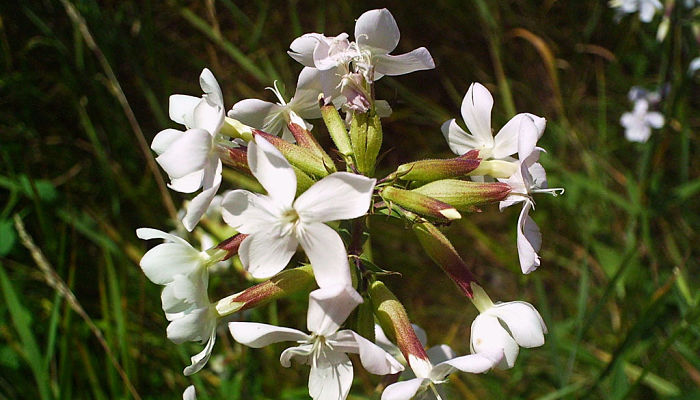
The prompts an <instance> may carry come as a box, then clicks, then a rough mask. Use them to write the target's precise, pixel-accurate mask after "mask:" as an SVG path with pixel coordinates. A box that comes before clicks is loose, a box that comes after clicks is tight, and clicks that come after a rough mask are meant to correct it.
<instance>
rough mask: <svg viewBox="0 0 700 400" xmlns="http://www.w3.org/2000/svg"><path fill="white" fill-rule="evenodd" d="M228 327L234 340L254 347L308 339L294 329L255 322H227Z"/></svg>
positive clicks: (305, 335) (307, 336)
mask: <svg viewBox="0 0 700 400" xmlns="http://www.w3.org/2000/svg"><path fill="white" fill-rule="evenodd" d="M228 329H229V331H231V336H233V339H234V340H235V341H237V342H238V343H241V344H244V345H246V346H248V347H253V348H256V349H257V348H260V347H265V346H267V345H269V344H272V343H279V342H296V341H297V340H307V339H309V335H307V334H305V333H304V332H302V331H299V330H296V329H291V328H285V327H281V326H275V325H268V324H260V323H257V322H229V324H228Z"/></svg>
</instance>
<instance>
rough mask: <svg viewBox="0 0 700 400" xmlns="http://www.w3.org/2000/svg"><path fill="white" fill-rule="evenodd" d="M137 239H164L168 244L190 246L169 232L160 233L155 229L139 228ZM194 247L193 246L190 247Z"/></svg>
mask: <svg viewBox="0 0 700 400" xmlns="http://www.w3.org/2000/svg"><path fill="white" fill-rule="evenodd" d="M136 237H138V238H139V239H143V240H151V239H163V240H165V241H168V242H175V243H180V244H184V245H186V246H190V244H189V243H187V241H186V240H185V239H183V238H181V237H179V236H175V235H171V234H169V233H167V232H163V231H160V230H158V229H153V228H138V229H137V230H136ZM190 247H192V246H190Z"/></svg>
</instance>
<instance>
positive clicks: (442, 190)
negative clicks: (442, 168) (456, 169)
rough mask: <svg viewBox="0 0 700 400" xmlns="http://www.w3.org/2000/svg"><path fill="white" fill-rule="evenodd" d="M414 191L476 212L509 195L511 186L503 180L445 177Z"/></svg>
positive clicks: (462, 209)
mask: <svg viewBox="0 0 700 400" xmlns="http://www.w3.org/2000/svg"><path fill="white" fill-rule="evenodd" d="M412 191H413V192H416V193H420V194H422V195H425V196H428V197H432V198H434V199H436V200H440V201H442V202H445V203H447V204H449V205H451V206H453V207H454V208H456V209H457V210H459V211H466V212H474V211H478V210H479V209H478V207H479V206H482V205H486V204H491V203H497V202H499V201H501V200H503V199H505V198H506V197H508V194H509V193H510V191H511V187H510V185H508V184H506V183H501V182H471V181H462V180H458V179H443V180H439V181H435V182H430V183H428V184H426V185H423V186H421V187H419V188H417V189H413V190H412Z"/></svg>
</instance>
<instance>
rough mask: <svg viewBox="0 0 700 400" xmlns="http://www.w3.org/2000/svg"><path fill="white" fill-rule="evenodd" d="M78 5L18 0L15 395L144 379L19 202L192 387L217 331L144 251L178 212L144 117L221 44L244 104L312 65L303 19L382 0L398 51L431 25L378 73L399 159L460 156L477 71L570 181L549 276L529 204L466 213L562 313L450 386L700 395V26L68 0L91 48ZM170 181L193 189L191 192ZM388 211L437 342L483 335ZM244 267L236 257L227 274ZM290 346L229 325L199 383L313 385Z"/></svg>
mask: <svg viewBox="0 0 700 400" xmlns="http://www.w3.org/2000/svg"><path fill="white" fill-rule="evenodd" d="M64 4H65V3H62V2H60V1H55V0H37V1H33V2H27V3H23V2H3V3H2V4H0V135H1V136H0V137H1V141H0V157H1V158H0V196H1V197H0V198H2V199H3V201H2V203H0V204H2V208H0V210H1V211H0V290H1V291H2V298H3V301H2V302H0V370H1V371H2V373H0V398H8V399H25V398H40V399H54V398H56V399H70V398H95V399H118V398H128V397H129V396H130V395H129V390H128V387H127V385H126V383H125V380H124V379H123V378H122V377H121V376H120V374H119V371H118V369H117V368H115V367H114V364H113V363H112V361H111V360H110V358H109V357H107V356H106V355H105V351H104V348H103V347H102V345H101V344H100V342H99V341H98V339H97V338H96V337H95V335H94V330H92V329H91V328H90V326H89V325H88V324H87V323H86V320H85V319H84V318H82V317H81V316H80V315H76V313H75V307H72V306H71V304H69V303H67V302H66V301H65V300H64V298H63V297H62V296H61V295H60V294H59V293H58V292H57V291H56V290H54V288H53V287H51V286H49V285H47V284H46V283H45V276H44V275H43V274H42V272H41V270H40V269H38V268H37V266H36V263H35V261H34V260H33V259H32V257H31V255H30V254H29V252H28V251H27V250H26V249H25V247H23V246H22V244H21V243H20V242H19V239H18V237H17V232H16V231H15V229H14V227H13V223H12V219H13V215H15V214H18V215H19V216H20V217H21V218H22V220H23V221H24V224H25V225H26V226H27V230H28V231H29V233H30V234H31V235H32V237H33V238H34V240H35V242H36V243H37V245H38V246H39V247H40V248H41V250H42V252H43V253H44V254H45V255H46V258H47V259H48V261H49V263H50V264H51V265H52V266H53V268H55V270H56V272H57V273H58V275H59V276H60V277H62V279H63V280H64V281H65V282H66V283H67V285H68V286H69V287H70V289H71V290H72V291H73V292H74V293H75V296H76V298H77V301H78V302H79V303H80V305H81V306H82V307H83V308H84V309H85V312H86V314H87V315H89V316H90V318H92V320H93V321H94V323H95V325H96V327H97V329H99V330H100V331H101V332H102V333H103V335H104V340H105V344H106V346H107V347H108V348H109V349H110V351H111V353H112V354H113V356H114V360H115V361H117V363H118V364H119V365H120V367H121V368H122V369H123V372H124V374H125V375H126V376H128V379H129V381H130V382H131V383H132V384H133V385H134V387H135V388H136V390H137V391H138V393H139V394H140V396H141V397H143V398H179V396H180V393H181V392H182V390H183V389H184V388H185V387H186V386H187V385H188V384H189V380H188V379H186V378H185V377H183V376H182V374H181V370H182V368H183V367H184V366H185V365H186V363H187V362H188V361H189V360H188V358H189V355H190V354H194V352H195V351H199V346H197V345H196V344H193V345H183V346H176V345H174V344H173V343H171V342H169V341H167V339H166V338H165V326H166V321H165V318H164V316H163V315H162V312H161V311H160V303H159V291H160V288H159V287H157V286H156V285H153V284H151V283H150V282H147V281H146V279H145V277H144V276H143V274H142V273H141V271H140V269H139V268H138V264H137V262H138V259H139V257H140V255H141V254H142V253H143V251H144V244H143V243H141V242H140V241H139V240H137V239H136V237H135V235H134V230H135V229H136V228H137V227H142V226H152V227H157V228H162V229H169V228H170V227H171V226H172V225H171V226H168V224H167V222H166V221H167V219H168V218H169V216H171V213H172V211H171V210H169V208H168V205H167V202H165V201H164V200H163V197H162V196H161V191H160V190H159V183H158V180H157V179H156V178H154V175H153V174H152V173H151V172H150V171H149V167H148V162H147V159H146V156H145V155H144V152H143V149H142V147H141V145H140V144H139V140H138V135H139V133H138V132H139V131H142V132H143V135H144V136H145V139H146V141H147V142H150V140H151V139H152V137H153V136H154V135H155V133H157V132H158V131H159V130H161V129H163V128H165V127H168V126H173V125H172V123H171V122H169V121H168V118H167V98H168V96H169V95H170V94H173V93H189V94H196V93H199V88H198V87H197V76H198V74H199V72H200V71H201V69H202V68H203V67H205V66H207V67H209V68H211V69H212V70H213V72H214V73H215V75H216V76H217V78H218V79H219V82H220V83H221V85H222V88H223V89H224V96H225V100H226V104H227V106H229V107H230V106H231V105H232V104H233V103H234V102H235V101H237V100H239V99H243V98H248V97H263V96H267V95H268V94H265V93H264V92H263V90H262V89H263V88H264V87H265V86H269V85H270V84H271V83H272V81H273V80H274V79H279V80H281V81H282V82H284V83H285V84H287V85H288V87H289V86H290V85H293V84H294V82H295V76H296V75H295V74H296V73H298V71H299V70H300V66H299V65H297V64H296V63H294V62H293V60H291V59H290V58H289V57H288V56H287V55H286V54H285V50H286V49H287V47H288V45H289V43H290V42H291V41H292V40H293V39H294V38H296V37H297V36H299V35H300V34H302V33H305V32H312V31H316V32H325V33H327V34H337V33H339V32H342V31H347V32H351V31H352V28H353V25H354V18H357V17H358V16H359V15H360V14H361V13H362V12H363V11H365V10H367V9H371V8H376V7H387V8H389V9H390V10H391V12H392V13H393V14H394V16H395V17H396V19H397V21H398V24H399V27H400V29H401V33H402V38H401V42H400V44H399V49H400V50H404V51H406V50H410V49H413V48H415V47H418V46H426V47H427V48H428V49H429V50H430V51H431V53H432V55H433V57H434V58H435V60H436V64H437V69H436V70H432V71H424V72H418V73H414V74H411V75H408V76H404V77H400V78H398V79H392V78H389V77H387V78H384V79H382V80H381V81H380V82H379V84H378V97H379V98H384V99H387V100H389V102H390V103H391V104H392V107H393V108H394V111H395V112H394V114H393V115H392V117H391V118H389V119H388V120H387V121H386V122H385V135H384V136H385V145H384V146H385V147H384V149H385V150H389V149H391V151H390V152H389V153H388V155H387V157H386V158H385V159H384V161H383V167H384V169H385V170H383V171H381V172H389V171H390V169H391V168H392V167H395V166H396V165H398V164H399V163H401V162H405V161H410V160H414V159H416V158H418V157H427V156H431V157H434V156H448V155H449V154H450V153H449V150H448V148H447V146H446V145H445V143H444V139H443V137H442V135H441V133H440V130H439V126H440V124H441V123H442V122H444V121H445V120H447V119H449V118H453V117H458V115H459V104H460V102H461V98H462V96H463V94H464V92H465V91H466V89H467V87H468V85H469V83H470V82H472V81H479V82H482V83H484V84H486V85H487V86H488V87H489V89H490V90H491V91H492V93H494V96H495V98H496V103H495V107H494V116H493V117H494V126H500V125H502V123H503V122H505V121H506V120H507V119H508V118H509V117H510V116H511V115H512V114H513V113H514V112H516V111H518V112H521V111H528V112H532V113H534V114H537V115H542V116H545V117H546V118H547V119H548V127H547V130H546V132H545V135H544V137H543V139H542V141H541V144H542V146H543V147H545V148H546V149H548V151H549V153H547V154H546V155H544V156H543V157H542V158H543V160H542V161H543V163H544V164H545V167H546V168H547V171H548V174H549V181H550V185H552V186H563V187H565V188H566V194H565V195H564V196H563V197H560V198H556V199H549V198H541V199H540V200H539V201H538V207H537V211H536V212H535V213H534V214H533V216H534V218H535V220H536V221H537V223H538V225H539V226H540V228H541V230H542V233H543V237H544V245H543V251H542V253H541V255H542V259H543V263H542V267H541V268H540V269H539V270H538V271H537V272H536V273H534V274H531V275H528V276H522V274H521V273H520V272H519V268H518V264H517V255H516V250H515V234H514V230H515V221H516V219H517V216H516V211H513V210H508V211H505V212H504V213H502V214H501V213H498V211H497V210H496V209H495V208H489V209H486V210H484V212H483V213H480V214H474V215H469V216H468V217H466V218H464V220H463V221H461V222H460V223H455V224H453V225H452V226H451V227H449V228H448V229H447V231H446V232H447V235H448V236H449V237H450V239H451V240H453V242H454V244H455V247H456V248H457V249H458V250H459V251H460V253H461V254H462V255H463V256H464V257H465V258H466V259H468V260H469V262H470V263H472V264H473V266H474V269H475V272H476V273H477V274H478V276H479V277H481V279H482V280H483V281H484V283H485V284H486V287H487V288H488V289H489V292H490V293H491V295H492V297H494V298H495V299H500V300H515V299H521V300H525V301H529V302H531V303H533V304H534V305H535V306H536V307H537V308H538V309H539V310H540V311H541V312H542V314H543V317H544V318H545V321H546V322H547V324H548V326H549V329H550V334H549V335H548V337H547V343H546V344H545V346H544V347H542V348H538V349H533V350H523V351H522V352H521V356H520V359H519V361H518V363H517V365H516V367H515V368H514V369H512V370H509V371H496V372H494V373H491V374H488V375H483V376H481V375H480V376H469V375H466V374H461V375H455V376H453V377H452V379H451V381H452V384H451V385H450V386H449V390H450V392H451V393H452V394H453V395H452V396H451V397H450V398H464V399H476V398H482V397H485V398H514V399H520V398H522V399H525V398H527V399H560V398H561V399H574V398H576V399H578V398H606V399H623V398H634V399H637V398H644V399H647V398H679V399H680V398H698V397H700V356H698V354H700V327H699V325H698V314H699V311H698V302H699V296H698V288H699V287H700V282H699V281H700V278H699V275H700V274H698V272H700V269H699V265H698V264H699V260H700V257H699V255H700V254H699V253H700V252H698V239H700V237H699V235H698V233H697V229H698V227H699V226H700V216H699V214H698V211H700V206H699V204H700V202H698V194H699V192H700V177H699V173H700V168H699V165H698V164H699V161H698V135H697V132H698V127H700V114H699V113H698V110H700V104H699V103H700V97H699V96H697V93H699V91H698V81H697V80H695V81H693V80H692V79H691V78H689V77H688V76H687V74H686V73H685V70H684V66H685V65H687V63H688V61H689V60H690V59H691V58H693V57H694V56H695V55H696V54H694V53H693V51H695V52H696V53H697V46H696V47H695V50H693V48H692V47H689V46H688V45H687V44H688V43H692V41H691V40H690V37H689V35H690V33H689V32H688V31H687V29H686V27H684V26H683V25H681V24H678V25H674V26H673V27H672V29H671V33H670V34H669V38H668V39H667V40H666V41H665V42H664V43H661V44H659V43H657V42H656V41H655V40H654V34H655V31H654V28H653V26H651V25H643V24H640V23H639V21H637V20H636V17H627V18H625V19H623V20H622V22H620V23H619V24H615V23H614V22H612V21H613V18H612V15H613V12H612V11H611V10H609V9H608V8H607V6H606V5H605V3H604V2H562V1H559V2H557V1H545V2H542V1H532V0H530V1H526V0H511V1H502V2H498V3H496V2H488V1H486V0H476V1H473V2H463V1H457V0H436V1H434V2H431V7H429V8H425V7H421V4H420V2H403V1H385V2H381V3H380V2H371V1H352V2H351V1H337V2H332V3H323V2H311V1H301V0H299V1H289V2H278V1H269V0H256V1H250V2H245V3H244V2H235V1H233V0H219V1H214V0H204V1H197V2H194V1H193V2H181V1H175V0H171V1H167V2H152V1H122V2H97V1H94V0H93V1H89V0H83V1H74V2H72V3H69V4H74V6H75V8H76V10H77V11H78V13H79V16H80V18H84V20H85V23H86V26H87V28H88V29H89V30H90V32H91V34H92V36H93V37H94V42H95V44H96V48H91V46H89V45H88V44H87V43H88V42H86V39H85V32H84V31H81V29H80V27H79V25H76V23H75V19H74V20H72V19H71V18H69V14H68V13H67V12H66V8H65V6H64ZM652 25H653V24H652ZM96 49H98V50H97V52H96ZM98 53H99V54H103V56H100V55H99V54H98ZM102 57H104V59H103V60H102V61H106V62H107V63H108V64H109V68H111V69H112V70H113V71H114V78H115V79H116V81H115V79H112V78H111V76H110V73H109V70H108V69H106V67H105V64H104V63H102V61H101V58H102ZM115 82H116V84H115ZM666 83H669V84H670V92H669V96H668V98H667V99H666V100H665V101H664V103H663V105H664V106H663V112H664V114H665V115H666V120H667V124H666V126H665V127H664V128H663V129H662V130H661V131H655V132H654V133H653V134H652V137H651V139H650V141H649V142H648V143H646V144H633V143H629V142H627V141H626V140H624V138H623V131H622V128H621V127H620V126H619V123H618V121H619V116H620V115H621V114H622V113H623V112H624V111H626V110H628V109H630V108H631V106H630V104H629V102H628V101H627V99H626V93H627V91H628V90H629V88H630V87H631V86H633V85H642V86H645V87H648V88H655V87H658V86H660V85H663V84H666ZM121 91H123V96H124V98H125V99H126V100H127V101H128V108H125V107H124V104H123V103H120V96H121V94H120V93H121ZM127 109H131V110H133V115H134V117H135V121H130V120H129V118H128V112H129V111H125V110H127ZM134 122H135V123H136V124H134ZM317 129H318V128H317ZM318 132H322V130H321V129H319V131H318ZM320 136H321V138H320V140H321V141H322V142H324V143H326V144H327V143H328V142H329V141H328V140H327V138H325V136H324V135H323V134H321V135H320ZM167 196H168V197H172V199H173V200H172V201H173V202H174V204H175V206H176V207H178V206H179V205H180V204H181V201H182V199H183V198H182V197H180V196H179V195H178V194H176V193H172V192H171V193H169V194H168V195H167ZM371 228H372V230H373V232H375V235H374V236H373V238H374V239H373V242H374V246H375V248H374V256H375V261H376V263H377V264H378V265H380V266H382V267H385V268H387V269H393V270H398V271H400V272H401V273H402V274H403V277H401V278H399V277H391V278H388V279H387V283H388V284H389V285H390V287H391V288H392V290H395V292H396V293H397V295H398V296H399V298H401V299H402V300H403V301H404V302H405V304H406V306H407V308H408V310H409V314H410V315H411V316H412V317H413V319H414V321H415V322H416V323H418V324H419V325H421V326H423V327H424V328H425V329H426V330H427V331H428V334H429V338H430V344H438V343H447V344H449V345H451V346H452V347H453V348H455V349H456V350H457V351H458V352H460V353H465V352H467V351H468V334H469V324H470V323H471V320H472V319H473V318H474V316H475V314H476V311H475V310H473V308H472V307H471V306H470V305H469V304H467V302H466V301H465V299H464V298H462V297H460V294H459V293H458V291H457V290H455V289H454V288H453V287H452V286H451V285H452V284H451V283H450V282H449V281H448V279H447V278H446V277H444V276H442V275H441V274H440V273H439V270H438V269H437V268H436V267H434V266H433V265H432V264H431V263H430V260H429V259H428V258H427V257H426V256H425V255H423V254H422V253H421V251H420V250H419V248H418V247H417V246H416V245H415V244H414V242H413V237H412V236H411V233H410V230H407V229H405V227H404V226H398V225H396V224H392V223H391V222H390V221H386V220H384V219H383V218H380V217H377V218H374V219H373V220H372V225H371ZM243 284H244V283H243V281H242V280H241V279H240V278H239V277H236V276H234V275H233V274H229V275H224V276H222V277H221V279H220V280H219V281H217V282H216V287H215V288H214V289H215V291H216V292H217V293H221V294H227V293H229V292H234V291H238V290H240V289H241V287H242V285H243ZM431 288H440V290H430V289H431ZM443 288H444V289H443ZM302 297H303V296H302ZM296 300H298V301H296V302H294V301H280V302H278V303H277V304H272V305H270V306H267V307H264V308H261V309H259V310H254V311H253V312H252V313H251V314H250V315H247V316H246V318H247V319H249V320H256V321H265V322H270V321H271V320H272V321H274V320H278V321H280V323H281V324H284V325H287V326H303V320H304V312H305V311H304V310H305V308H304V307H305V305H304V304H303V303H304V302H303V298H299V299H296ZM280 350H281V347H280V346H277V347H274V346H272V347H270V348H266V349H261V350H251V349H248V348H245V347H242V346H239V345H236V344H235V343H233V342H232V340H230V339H229V338H227V337H226V335H224V334H221V335H219V341H218V342H217V346H216V350H215V354H220V355H222V356H221V357H220V358H218V359H215V360H212V362H211V363H210V364H219V367H218V368H212V366H211V365H210V367H208V368H206V369H205V370H204V371H202V372H201V373H199V374H197V375H195V376H194V377H193V379H192V381H193V382H194V383H195V384H196V385H197V388H198V392H199V395H200V398H204V399H218V398H222V399H223V398H225V399H251V398H253V399H262V398H270V399H302V398H307V394H306V379H307V378H306V376H307V375H306V370H305V369H304V368H303V367H302V368H291V369H284V368H281V367H280V366H279V362H278V356H279V353H280ZM357 375H358V379H356V383H355V385H356V387H355V389H354V390H353V395H352V396H351V398H355V399H361V398H378V395H377V394H376V393H373V392H372V390H373V388H374V385H375V384H376V383H377V382H378V381H377V378H376V377H371V376H367V375H365V374H362V373H360V372H359V371H358V372H357ZM362 393H365V394H364V395H363V394H362Z"/></svg>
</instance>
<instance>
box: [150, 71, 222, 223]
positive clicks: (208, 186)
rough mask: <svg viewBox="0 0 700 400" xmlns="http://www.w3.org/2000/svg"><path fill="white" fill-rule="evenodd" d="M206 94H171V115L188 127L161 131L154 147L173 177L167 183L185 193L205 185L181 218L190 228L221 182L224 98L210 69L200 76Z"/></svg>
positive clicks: (160, 161)
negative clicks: (218, 150)
mask: <svg viewBox="0 0 700 400" xmlns="http://www.w3.org/2000/svg"><path fill="white" fill-rule="evenodd" d="M199 84H200V86H201V87H202V90H203V91H204V95H203V96H202V97H201V98H199V97H194V96H187V95H181V94H176V95H172V96H170V110H169V111H170V119H172V120H173V121H175V122H177V123H180V124H183V125H185V127H186V128H187V131H185V132H182V131H179V130H177V129H165V130H163V131H160V132H159V133H158V134H157V135H156V137H155V138H153V142H152V143H151V149H153V151H155V152H156V153H157V154H158V157H156V161H157V162H158V164H160V166H161V168H163V170H164V171H165V172H166V173H167V174H168V176H169V177H170V184H168V186H169V187H170V188H171V189H173V190H175V191H177V192H182V193H193V192H196V191H197V190H199V189H200V188H201V189H202V193H200V194H198V195H197V196H195V197H194V198H193V199H192V201H191V202H190V203H189V206H188V207H187V214H186V215H185V217H184V218H183V220H182V223H183V225H185V228H186V229H187V230H188V231H192V230H193V229H194V227H195V226H196V225H197V222H199V219H200V218H201V217H202V215H203V214H204V212H205V211H206V210H207V207H208V206H209V203H211V200H212V199H213V198H214V196H215V195H216V192H217V191H218V190H219V186H220V185H221V169H222V165H221V160H220V159H219V156H218V155H217V154H216V146H215V143H216V141H217V140H218V139H219V138H218V133H219V130H220V129H221V126H222V125H223V123H224V117H225V115H224V101H223V96H222V94H221V88H220V87H219V84H218V82H217V81H216V78H214V75H213V74H212V73H211V71H209V70H208V69H206V68H205V69H204V70H203V71H202V74H201V75H200V77H199Z"/></svg>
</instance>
